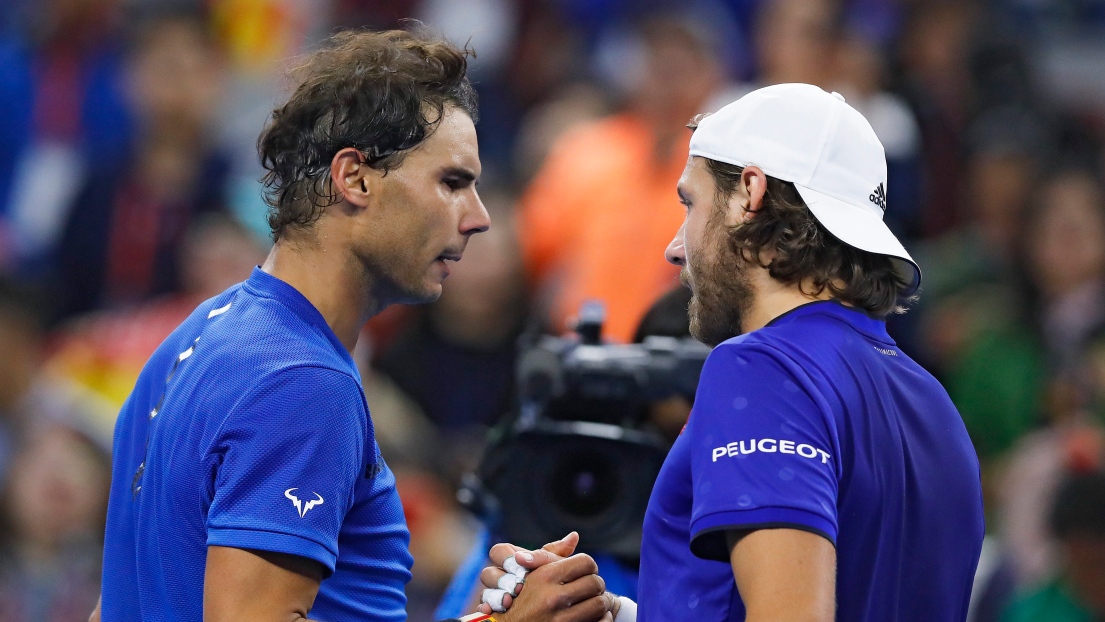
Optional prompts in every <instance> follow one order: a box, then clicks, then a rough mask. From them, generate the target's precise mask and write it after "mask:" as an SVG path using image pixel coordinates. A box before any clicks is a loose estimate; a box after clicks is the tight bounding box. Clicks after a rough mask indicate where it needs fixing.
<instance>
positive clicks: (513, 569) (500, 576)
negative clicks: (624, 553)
mask: <svg viewBox="0 0 1105 622" xmlns="http://www.w3.org/2000/svg"><path fill="white" fill-rule="evenodd" d="M577 544H579V534H577V533H576V532H574V531H573V532H572V533H570V534H568V535H567V536H565V537H564V538H562V539H560V540H558V541H556V542H551V543H549V544H546V545H545V546H543V547H541V549H540V550H537V551H529V550H526V549H522V548H519V547H516V546H514V545H512V544H496V545H495V546H493V547H491V552H490V554H489V557H490V559H491V563H492V564H493V565H492V566H488V567H487V568H484V569H483V572H481V573H480V581H481V582H482V583H483V585H484V587H485V588H486V589H484V591H483V596H482V599H481V601H482V602H481V604H480V607H479V608H480V612H481V614H482V615H481V616H479V617H477V619H487V618H484V617H483V616H494V617H492V618H490V619H492V620H497V621H498V622H543V621H545V620H549V621H556V622H600V621H601V622H615V621H616V622H633V621H634V620H635V619H636V617H637V616H636V613H637V612H636V609H637V606H636V604H634V603H633V601H631V600H629V599H628V598H625V597H619V596H615V595H614V594H611V593H609V592H607V591H606V583H605V582H604V581H603V580H602V577H600V576H599V575H598V566H597V565H596V564H595V560H593V559H591V557H590V556H589V555H586V554H583V553H580V554H576V555H573V553H575V549H576V545H577ZM523 588H525V594H524V595H523V594H522V591H523ZM500 613H501V615H500Z"/></svg>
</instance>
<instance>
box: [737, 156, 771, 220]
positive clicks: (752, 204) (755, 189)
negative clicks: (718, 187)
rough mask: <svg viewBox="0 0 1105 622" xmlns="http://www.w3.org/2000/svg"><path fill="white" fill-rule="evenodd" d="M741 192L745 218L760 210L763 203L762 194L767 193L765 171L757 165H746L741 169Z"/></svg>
mask: <svg viewBox="0 0 1105 622" xmlns="http://www.w3.org/2000/svg"><path fill="white" fill-rule="evenodd" d="M740 190H741V194H742V195H744V196H745V197H746V200H747V203H746V204H745V208H744V209H745V212H746V213H745V217H744V218H745V220H747V219H749V218H751V217H752V216H754V215H755V214H756V212H758V211H760V208H761V207H763V204H764V194H766V193H767V173H764V171H763V169H762V168H760V167H758V166H746V167H744V170H743V171H741V181H740Z"/></svg>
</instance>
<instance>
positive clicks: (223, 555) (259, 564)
mask: <svg viewBox="0 0 1105 622" xmlns="http://www.w3.org/2000/svg"><path fill="white" fill-rule="evenodd" d="M322 574H323V568H322V566H321V565H320V564H319V563H318V562H315V561H312V560H309V559H307V558H305V557H298V556H295V555H285V554H279V553H268V552H265V551H247V550H244V549H236V548H230V547H223V546H209V547H207V569H206V574H205V575H204V580H203V619H204V620H205V621H206V622H223V621H234V622H303V621H305V620H306V619H307V612H308V611H310V610H311V606H312V605H313V604H314V602H315V596H316V595H317V594H318V587H319V584H320V583H322Z"/></svg>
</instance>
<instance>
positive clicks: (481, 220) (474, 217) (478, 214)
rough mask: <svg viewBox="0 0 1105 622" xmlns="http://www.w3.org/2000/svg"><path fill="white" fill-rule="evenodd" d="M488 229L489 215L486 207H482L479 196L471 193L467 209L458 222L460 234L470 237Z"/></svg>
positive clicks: (489, 223) (489, 226) (489, 224)
mask: <svg viewBox="0 0 1105 622" xmlns="http://www.w3.org/2000/svg"><path fill="white" fill-rule="evenodd" d="M490 228H491V215H490V214H488V213H487V207H485V206H484V204H483V200H481V199H480V195H479V194H477V193H475V192H473V193H472V199H471V202H470V203H469V205H468V209H466V210H465V214H464V217H462V218H461V221H460V232H461V233H463V234H464V235H472V234H473V233H483V232H484V231H487V230H488V229H490Z"/></svg>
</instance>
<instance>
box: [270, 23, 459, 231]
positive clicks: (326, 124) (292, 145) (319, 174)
mask: <svg viewBox="0 0 1105 622" xmlns="http://www.w3.org/2000/svg"><path fill="white" fill-rule="evenodd" d="M470 55H472V52H471V50H469V49H468V48H464V49H461V48H458V47H456V46H454V45H453V44H451V43H449V42H448V41H445V40H444V39H441V38H439V37H436V36H434V35H432V34H430V33H428V32H427V31H426V30H425V29H416V30H415V31H406V30H390V31H385V32H370V31H345V32H340V33H338V34H335V35H334V36H332V37H331V38H330V39H329V40H328V41H327V42H326V44H325V45H324V46H323V48H322V49H321V50H319V51H317V52H315V53H313V54H312V55H311V56H309V57H308V58H307V60H306V62H305V63H304V64H303V65H302V66H300V67H299V68H298V69H296V70H293V76H295V77H297V78H298V83H299V86H298V87H297V88H296V89H295V92H294V93H293V94H292V96H291V97H290V98H289V99H288V101H287V103H285V104H284V105H283V106H280V107H279V108H277V109H276V110H274V111H273V113H272V119H271V121H270V122H269V124H268V125H267V126H266V127H265V129H264V131H262V132H261V136H260V138H258V140H257V151H258V153H259V154H260V156H261V164H262V165H263V166H264V167H265V169H266V171H267V172H266V173H265V176H264V177H263V179H262V181H263V182H264V185H265V202H266V203H268V205H269V227H270V228H271V229H272V237H273V240H274V241H276V240H279V239H280V236H281V234H283V233H284V232H285V230H287V229H288V228H292V227H295V228H302V227H307V226H309V225H311V223H313V222H314V221H315V220H317V219H318V218H319V216H321V214H322V210H323V209H324V208H326V207H328V206H330V205H333V204H334V203H336V202H337V201H338V200H339V199H340V197H339V196H338V195H337V194H335V193H334V192H333V191H332V189H331V188H330V184H329V181H330V162H331V161H332V160H333V158H334V154H336V153H337V152H338V151H340V150H342V149H344V148H346V147H353V148H355V149H357V150H358V151H360V152H361V153H362V154H364V157H365V160H366V162H367V164H368V165H369V166H371V167H372V168H375V169H377V170H382V171H384V173H385V174H387V172H388V171H389V170H391V169H393V168H395V167H397V166H399V165H400V164H401V163H402V161H403V157H404V156H405V155H406V153H407V152H409V151H410V150H411V149H413V148H414V147H417V146H418V145H419V144H421V143H422V141H424V140H425V139H426V138H427V137H428V136H429V135H430V133H431V132H432V131H433V128H434V127H435V126H436V125H437V123H439V122H440V121H441V118H442V116H443V114H444V111H445V107H446V105H452V106H456V107H457V108H458V109H460V110H462V111H464V112H465V113H466V114H468V116H469V117H471V118H472V121H473V122H475V121H477V120H478V112H477V109H476V105H477V101H476V92H475V91H474V90H473V88H472V85H471V83H470V82H469V81H468V78H467V75H466V72H467V65H468V56H470Z"/></svg>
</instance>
